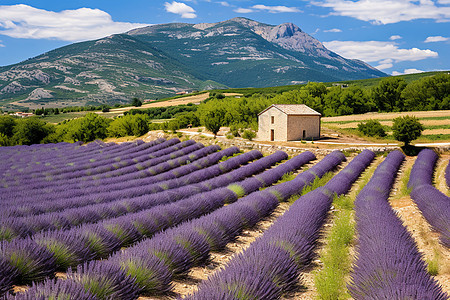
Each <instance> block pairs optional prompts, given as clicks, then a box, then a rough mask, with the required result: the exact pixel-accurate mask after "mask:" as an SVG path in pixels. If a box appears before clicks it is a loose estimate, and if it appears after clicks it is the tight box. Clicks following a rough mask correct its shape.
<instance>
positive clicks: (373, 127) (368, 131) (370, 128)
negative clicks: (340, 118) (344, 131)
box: [358, 120, 386, 137]
mask: <svg viewBox="0 0 450 300" xmlns="http://www.w3.org/2000/svg"><path fill="white" fill-rule="evenodd" d="M358 131H359V132H361V133H362V134H364V135H366V136H379V137H384V136H386V131H385V130H384V128H383V125H381V123H380V122H379V121H377V120H368V121H367V122H361V123H359V124H358Z"/></svg>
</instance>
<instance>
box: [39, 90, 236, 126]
mask: <svg viewBox="0 0 450 300" xmlns="http://www.w3.org/2000/svg"><path fill="white" fill-rule="evenodd" d="M238 95H241V94H238V93H225V96H238ZM208 97H209V93H203V94H198V95H193V96H185V97H180V98H176V99H168V100H166V101H155V102H151V103H146V104H143V105H142V106H140V107H135V106H129V107H122V108H111V109H110V111H109V112H106V113H104V112H101V111H94V113H96V114H99V115H102V116H104V117H107V118H114V117H117V116H119V115H122V114H123V113H124V112H126V111H129V110H132V109H146V108H151V107H167V106H176V105H182V104H189V103H200V102H202V101H204V100H206V99H207V98H208ZM89 112H90V111H82V112H73V113H64V114H63V113H62V114H58V115H49V116H45V117H42V118H43V119H44V120H45V121H47V122H50V123H59V122H62V121H64V120H69V119H75V118H81V117H83V116H84V115H86V114H87V113H89ZM163 121H167V120H163ZM160 122H161V121H160Z"/></svg>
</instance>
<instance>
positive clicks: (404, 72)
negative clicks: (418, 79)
mask: <svg viewBox="0 0 450 300" xmlns="http://www.w3.org/2000/svg"><path fill="white" fill-rule="evenodd" d="M423 72H425V71H422V70H417V69H404V70H403V72H397V71H394V72H392V75H394V76H397V75H406V74H415V73H423Z"/></svg>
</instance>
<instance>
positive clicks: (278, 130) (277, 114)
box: [257, 107, 288, 141]
mask: <svg viewBox="0 0 450 300" xmlns="http://www.w3.org/2000/svg"><path fill="white" fill-rule="evenodd" d="M272 117H273V121H274V122H273V124H272ZM287 122H288V116H287V115H286V114H285V113H283V112H282V111H280V110H279V109H277V108H275V107H272V108H270V109H268V110H267V111H265V112H264V113H262V114H261V115H259V116H258V135H257V138H258V140H261V141H270V140H271V131H272V130H273V133H274V141H286V140H287V138H288V133H287V131H288V130H287Z"/></svg>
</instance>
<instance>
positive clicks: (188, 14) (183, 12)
mask: <svg viewBox="0 0 450 300" xmlns="http://www.w3.org/2000/svg"><path fill="white" fill-rule="evenodd" d="M164 6H165V7H166V11H167V12H170V13H174V14H177V15H180V16H181V17H182V18H185V19H193V18H197V15H196V14H195V10H194V9H193V8H192V7H190V6H189V5H186V4H184V3H182V2H176V1H172V3H169V2H166V3H164Z"/></svg>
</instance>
